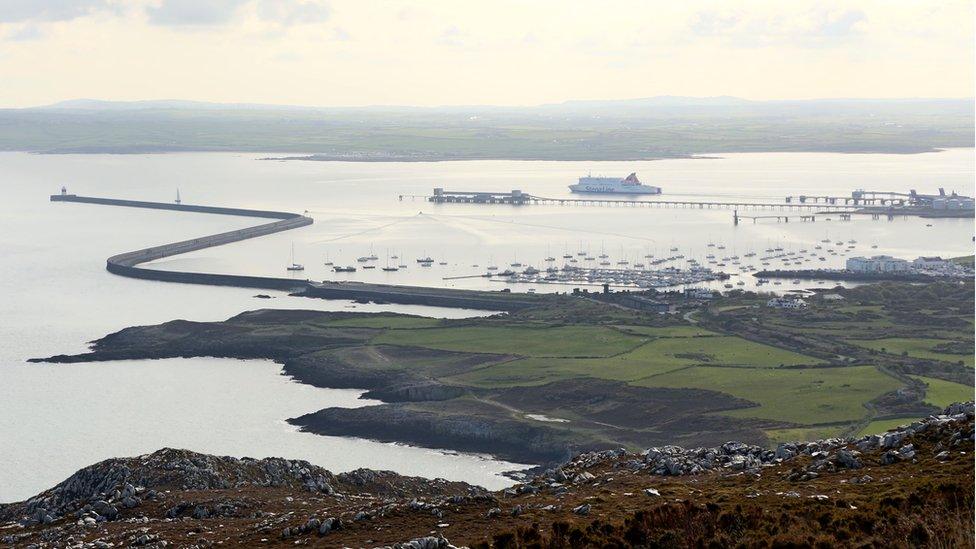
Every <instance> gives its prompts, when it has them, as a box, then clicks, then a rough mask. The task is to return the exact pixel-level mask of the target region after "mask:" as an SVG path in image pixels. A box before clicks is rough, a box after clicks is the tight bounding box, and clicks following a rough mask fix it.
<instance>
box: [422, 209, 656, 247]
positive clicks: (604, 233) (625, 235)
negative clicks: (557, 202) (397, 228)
mask: <svg viewBox="0 0 976 549" xmlns="http://www.w3.org/2000/svg"><path fill="white" fill-rule="evenodd" d="M424 215H426V216H428V217H433V218H437V217H453V218H458V219H470V220H473V221H482V222H485V223H498V224H503V225H515V226H519V227H531V228H534V229H552V230H556V231H562V232H567V233H572V234H584V235H602V236H615V237H619V238H628V239H631V240H639V241H641V242H654V243H657V239H654V238H650V237H645V236H635V235H633V234H628V233H617V232H612V231H594V230H591V229H585V230H584V229H571V228H569V227H560V226H558V225H546V224H543V223H525V222H523V221H514V220H511V219H508V220H502V219H490V218H484V217H479V216H474V215H441V214H437V215H432V214H424Z"/></svg>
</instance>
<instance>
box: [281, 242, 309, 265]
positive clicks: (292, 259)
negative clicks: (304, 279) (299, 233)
mask: <svg viewBox="0 0 976 549" xmlns="http://www.w3.org/2000/svg"><path fill="white" fill-rule="evenodd" d="M285 269H286V270H289V271H304V270H305V266H304V265H302V264H301V263H295V245H294V244H292V245H291V265H289V266H287V267H285Z"/></svg>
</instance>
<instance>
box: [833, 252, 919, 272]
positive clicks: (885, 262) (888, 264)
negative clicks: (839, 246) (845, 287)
mask: <svg viewBox="0 0 976 549" xmlns="http://www.w3.org/2000/svg"><path fill="white" fill-rule="evenodd" d="M847 270H848V271H851V272H854V273H899V272H905V271H908V270H909V263H908V261H905V260H904V259H899V258H897V257H891V256H890V255H875V256H872V257H852V258H849V259H848V260H847Z"/></svg>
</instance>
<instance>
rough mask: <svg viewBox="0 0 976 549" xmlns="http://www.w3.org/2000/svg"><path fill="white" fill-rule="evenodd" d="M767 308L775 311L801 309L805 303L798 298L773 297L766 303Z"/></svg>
mask: <svg viewBox="0 0 976 549" xmlns="http://www.w3.org/2000/svg"><path fill="white" fill-rule="evenodd" d="M766 306H767V307H773V308H776V309H802V308H804V307H806V306H807V302H806V301H804V300H802V299H800V298H798V297H774V298H772V299H770V300H769V301H767V302H766Z"/></svg>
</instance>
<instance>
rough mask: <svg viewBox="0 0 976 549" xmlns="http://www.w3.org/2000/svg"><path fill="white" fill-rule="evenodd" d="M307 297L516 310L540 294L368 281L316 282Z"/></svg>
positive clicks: (536, 301)
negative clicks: (398, 284)
mask: <svg viewBox="0 0 976 549" xmlns="http://www.w3.org/2000/svg"><path fill="white" fill-rule="evenodd" d="M301 295H304V296H307V297H319V298H323V299H351V300H354V301H355V300H368V301H373V302H383V301H388V302H390V303H408V304H413V305H429V306H433V307H456V308H463V309H481V310H494V311H515V310H518V309H525V308H528V307H533V306H536V305H538V304H539V303H540V297H539V296H536V295H533V294H528V293H512V292H490V291H478V290H458V289H452V288H426V287H423V286H397V285H392V284H389V285H388V284H369V283H366V282H349V281H341V282H328V281H325V282H320V283H319V282H313V283H311V284H309V286H308V287H307V288H306V289H305V290H303V291H302V292H301Z"/></svg>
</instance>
